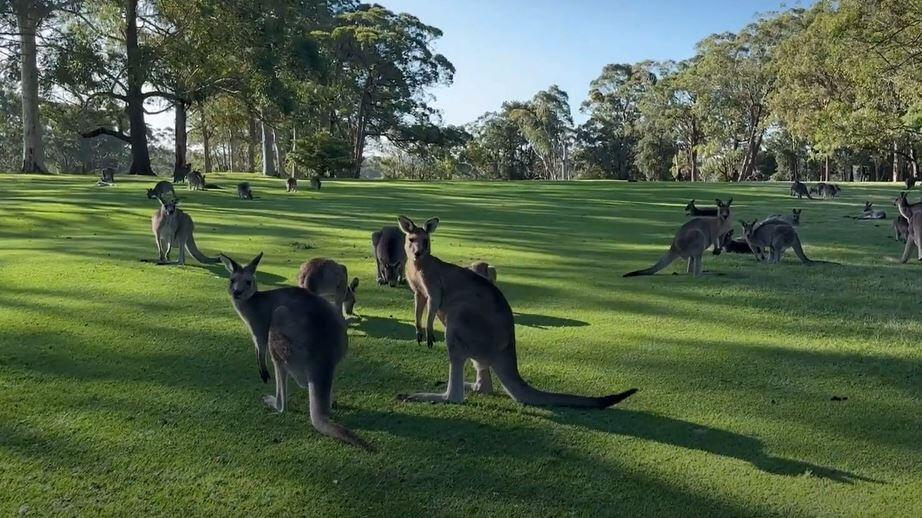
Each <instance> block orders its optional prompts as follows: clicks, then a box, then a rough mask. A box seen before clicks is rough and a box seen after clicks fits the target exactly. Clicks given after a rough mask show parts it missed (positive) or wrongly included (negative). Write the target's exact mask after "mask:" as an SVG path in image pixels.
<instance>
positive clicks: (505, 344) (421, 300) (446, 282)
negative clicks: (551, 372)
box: [398, 216, 637, 409]
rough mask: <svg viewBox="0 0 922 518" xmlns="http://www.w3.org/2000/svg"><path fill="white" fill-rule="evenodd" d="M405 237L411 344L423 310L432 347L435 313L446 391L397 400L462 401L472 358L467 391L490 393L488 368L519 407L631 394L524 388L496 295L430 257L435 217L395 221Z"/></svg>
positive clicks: (419, 331) (589, 402)
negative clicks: (440, 326) (420, 222)
mask: <svg viewBox="0 0 922 518" xmlns="http://www.w3.org/2000/svg"><path fill="white" fill-rule="evenodd" d="M398 222H399V224H400V229H401V230H402V231H403V232H404V233H405V234H406V241H405V248H406V253H407V256H408V257H409V258H410V259H409V261H408V262H407V281H408V282H409V284H410V288H411V289H412V290H413V295H414V300H415V308H416V340H417V342H418V343H421V342H422V338H423V333H424V330H423V327H422V316H423V311H424V310H425V311H427V312H428V315H427V320H426V328H425V335H426V344H427V345H428V346H429V347H432V344H433V341H434V337H433V334H432V325H433V322H434V320H435V317H436V316H437V315H439V314H440V315H441V318H440V319H441V320H443V321H444V322H445V345H446V348H447V349H448V360H449V374H448V387H447V388H446V391H445V392H444V393H419V394H410V395H404V396H399V397H400V398H401V399H403V400H405V401H430V402H446V403H462V402H463V401H464V388H465V384H464V365H465V363H467V361H468V360H469V359H470V360H473V362H474V368H475V369H476V371H477V378H476V382H475V383H474V384H473V385H471V386H470V387H471V388H473V389H474V390H476V391H478V392H481V393H489V392H491V391H492V380H491V378H490V369H491V368H492V369H493V371H494V372H495V373H496V375H497V376H498V377H499V380H500V381H501V382H502V384H503V386H504V387H505V388H506V391H507V392H508V393H509V395H510V396H512V398H513V399H515V400H516V401H518V402H519V403H522V404H524V405H549V406H569V407H580V408H597V409H602V408H607V407H610V406H612V405H614V404H615V403H618V402H619V401H622V400H624V399H625V398H627V397H629V396H631V395H632V394H634V393H635V392H636V391H637V389H630V390H627V391H624V392H621V393H619V394H611V395H608V396H603V397H585V396H575V395H571V394H558V393H553V392H544V391H541V390H538V389H536V388H534V387H532V386H531V385H529V384H528V383H527V382H526V381H525V380H524V379H522V376H521V375H520V374H519V367H518V360H517V357H516V350H515V345H516V343H515V321H514V318H513V315H512V309H511V308H510V307H509V303H508V302H507V301H506V298H505V297H504V296H503V294H502V292H500V290H499V289H498V288H497V287H496V286H495V285H493V284H492V283H491V282H490V281H489V280H487V279H486V278H484V277H481V276H480V275H478V274H476V273H474V272H473V271H471V270H469V269H468V268H463V267H461V266H457V265H454V264H451V263H446V262H444V261H442V260H440V259H439V258H437V257H435V256H433V255H432V253H431V250H430V240H431V238H430V236H431V234H432V233H433V232H435V229H436V227H437V226H438V224H439V220H438V219H436V218H433V219H430V220H428V221H426V223H425V225H424V226H422V227H419V226H416V224H414V223H413V221H412V220H410V218H407V217H406V216H400V218H398Z"/></svg>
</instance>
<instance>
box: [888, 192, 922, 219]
mask: <svg viewBox="0 0 922 518" xmlns="http://www.w3.org/2000/svg"><path fill="white" fill-rule="evenodd" d="M907 194H909V193H907V192H901V193H899V194H898V195H897V196H896V198H894V199H893V205H894V206H895V207H896V208H897V210H899V213H900V217H902V218H904V219H905V220H906V221H909V219H910V218H911V217H912V215H913V214H917V213H920V212H922V203H909V200H908V199H907V198H906V196H907ZM906 211H909V212H908V214H909V215H908V216H906V215H905V214H906Z"/></svg>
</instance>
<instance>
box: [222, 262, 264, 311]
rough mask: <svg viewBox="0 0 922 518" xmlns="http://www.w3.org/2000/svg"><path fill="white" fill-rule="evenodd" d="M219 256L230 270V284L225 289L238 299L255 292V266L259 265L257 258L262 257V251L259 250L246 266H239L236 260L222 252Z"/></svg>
mask: <svg viewBox="0 0 922 518" xmlns="http://www.w3.org/2000/svg"><path fill="white" fill-rule="evenodd" d="M219 258H220V259H221V262H222V263H224V267H225V268H227V271H228V272H230V286H229V287H228V288H227V291H228V293H230V295H231V297H232V298H233V299H234V300H240V301H244V300H247V299H249V298H250V297H252V296H253V294H255V293H256V266H257V265H259V260H260V259H262V258H263V253H262V252H260V253H259V255H257V256H256V257H254V258H253V260H252V261H250V264H248V265H246V266H240V265H239V264H238V263H237V261H234V260H233V259H231V258H230V257H228V256H226V255H224V254H221V255H220V256H219Z"/></svg>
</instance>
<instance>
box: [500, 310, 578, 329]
mask: <svg viewBox="0 0 922 518" xmlns="http://www.w3.org/2000/svg"><path fill="white" fill-rule="evenodd" d="M515 323H516V324H518V325H520V326H525V327H534V328H536V329H548V328H551V327H585V326H588V325H589V322H583V321H582V320H575V319H572V318H560V317H552V316H548V315H538V314H534V313H515Z"/></svg>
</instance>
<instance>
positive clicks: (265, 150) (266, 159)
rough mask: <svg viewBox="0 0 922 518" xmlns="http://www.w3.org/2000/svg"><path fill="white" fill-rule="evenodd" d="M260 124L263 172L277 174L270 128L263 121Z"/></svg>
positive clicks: (273, 142) (270, 174)
mask: <svg viewBox="0 0 922 518" xmlns="http://www.w3.org/2000/svg"><path fill="white" fill-rule="evenodd" d="M260 125H261V126H262V136H263V144H262V159H263V174H264V175H266V176H278V172H277V171H276V169H275V157H274V156H273V154H274V150H273V148H274V147H275V141H274V140H273V139H272V129H271V128H270V127H269V126H267V125H266V123H265V121H263V122H261V123H260Z"/></svg>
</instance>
